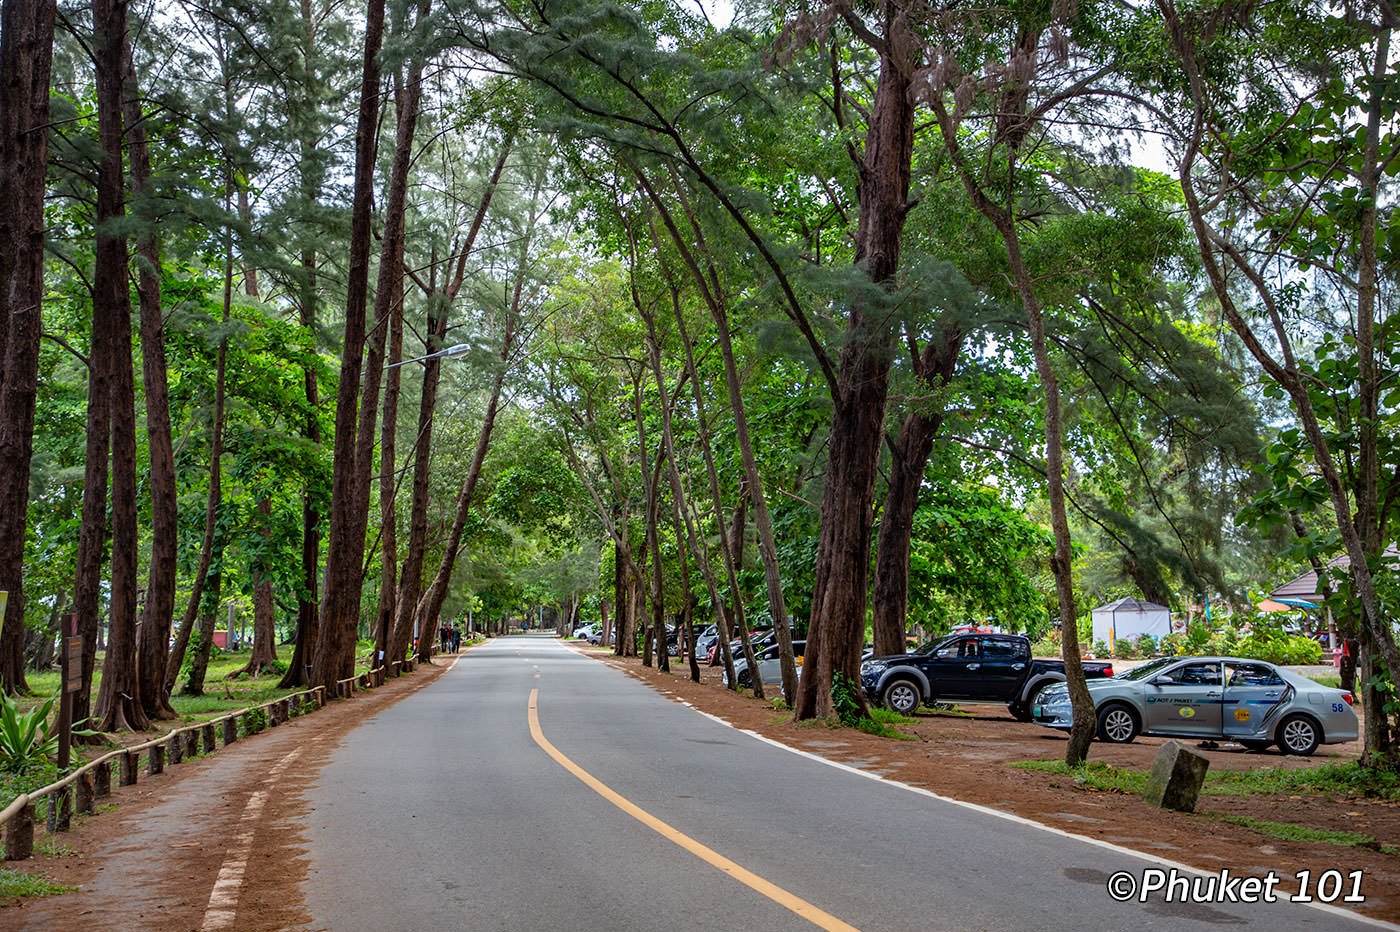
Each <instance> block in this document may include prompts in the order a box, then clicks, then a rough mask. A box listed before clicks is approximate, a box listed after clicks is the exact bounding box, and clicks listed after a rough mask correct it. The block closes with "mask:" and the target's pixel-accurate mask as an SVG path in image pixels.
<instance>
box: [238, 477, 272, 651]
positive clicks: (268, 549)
mask: <svg viewBox="0 0 1400 932" xmlns="http://www.w3.org/2000/svg"><path fill="white" fill-rule="evenodd" d="M258 521H259V523H260V524H261V527H260V528H259V529H258V533H259V535H260V536H261V537H262V539H263V554H267V555H270V554H271V553H272V499H271V498H268V497H264V498H263V499H262V500H261V501H259V502H258ZM264 559H265V557H261V556H260V557H259V558H258V559H255V560H254V561H253V564H254V565H253V650H252V654H251V655H250V656H249V657H248V662H247V663H246V664H244V665H243V667H242V668H241V669H239V670H238V672H237V673H235V674H233V675H234V676H242V675H244V674H245V673H246V674H247V675H249V676H261V675H262V674H263V673H266V672H269V671H272V670H275V669H276V666H277V606H276V601H275V599H274V598H273V592H272V573H271V571H270V570H271V568H270V567H268V566H266V565H265V564H264V563H263V560H264ZM230 634H232V632H230Z"/></svg>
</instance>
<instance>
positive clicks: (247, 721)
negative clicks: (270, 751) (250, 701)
mask: <svg viewBox="0 0 1400 932" xmlns="http://www.w3.org/2000/svg"><path fill="white" fill-rule="evenodd" d="M265 728H267V709H249V710H248V711H247V712H245V713H244V714H243V734H244V735H255V734H257V733H258V732H260V731H262V730H263V729H265Z"/></svg>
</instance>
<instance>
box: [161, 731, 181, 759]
mask: <svg viewBox="0 0 1400 932" xmlns="http://www.w3.org/2000/svg"><path fill="white" fill-rule="evenodd" d="M165 746H166V750H165V754H166V757H167V758H168V759H169V760H170V763H172V764H178V763H180V762H181V761H183V760H184V759H185V746H184V745H183V744H182V743H181V742H180V736H179V735H178V734H174V735H171V736H170V740H169V741H167V742H165Z"/></svg>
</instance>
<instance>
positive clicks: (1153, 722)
mask: <svg viewBox="0 0 1400 932" xmlns="http://www.w3.org/2000/svg"><path fill="white" fill-rule="evenodd" d="M1089 695H1090V696H1091V697H1093V700H1094V712H1095V715H1096V716H1097V718H1098V736H1099V740H1100V741H1108V742H1112V743H1115V744H1126V743H1127V742H1129V741H1132V740H1133V739H1134V738H1136V737H1137V736H1138V735H1154V736H1160V737H1165V738H1203V739H1207V740H1217V741H1234V742H1236V743H1238V744H1242V745H1244V746H1245V747H1246V748H1249V749H1250V750H1252V751H1262V750H1264V749H1266V748H1268V747H1270V746H1271V745H1274V744H1277V745H1278V747H1279V750H1280V751H1282V752H1283V753H1285V754H1297V755H1301V756H1307V755H1309V754H1311V753H1313V751H1315V750H1317V746H1318V745H1319V744H1337V743H1340V742H1343V741H1355V740H1356V735H1357V725H1356V713H1355V712H1353V711H1352V709H1351V702H1352V699H1351V694H1350V693H1348V692H1346V691H1344V690H1341V689H1334V688H1332V687H1330V686H1323V685H1322V684H1321V683H1316V682H1313V681H1312V680H1310V679H1308V678H1307V677H1305V676H1300V675H1299V674H1297V673H1294V672H1292V671H1291V670H1285V669H1282V668H1281V667H1277V666H1275V665H1274V664H1271V663H1265V662H1264V661H1262V660H1249V659H1246V658H1242V657H1162V658H1159V659H1157V660H1154V661H1152V662H1151V663H1145V664H1143V665H1142V666H1140V667H1136V668H1134V669H1132V670H1129V671H1127V672H1126V673H1124V674H1123V675H1121V676H1118V677H1115V678H1113V679H1109V680H1091V681H1090V682H1089ZM1031 716H1032V718H1033V719H1034V720H1035V721H1037V722H1040V723H1041V724H1043V725H1049V726H1050V727H1051V728H1059V729H1062V730H1067V729H1068V728H1069V727H1070V724H1071V716H1070V702H1069V690H1068V688H1067V687H1066V686H1063V685H1061V686H1052V687H1050V688H1048V689H1046V690H1044V691H1043V692H1042V693H1041V694H1040V696H1039V697H1038V698H1037V701H1036V703H1035V705H1034V706H1033V707H1032V709H1031Z"/></svg>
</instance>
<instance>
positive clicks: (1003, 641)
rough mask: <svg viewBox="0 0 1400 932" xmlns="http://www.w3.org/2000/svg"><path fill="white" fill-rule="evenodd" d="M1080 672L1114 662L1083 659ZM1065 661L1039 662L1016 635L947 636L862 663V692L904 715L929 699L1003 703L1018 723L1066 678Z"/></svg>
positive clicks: (1107, 671)
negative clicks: (1043, 693)
mask: <svg viewBox="0 0 1400 932" xmlns="http://www.w3.org/2000/svg"><path fill="white" fill-rule="evenodd" d="M1083 664H1084V675H1085V676H1087V677H1090V678H1104V677H1111V676H1113V665H1112V664H1109V663H1104V662H1100V661H1087V660H1086V661H1084V662H1083ZM1064 679H1065V664H1064V661H1063V660H1037V659H1035V658H1033V657H1032V656H1031V642H1030V641H1029V640H1028V639H1027V638H1026V637H1024V636H1023V635H1019V634H950V635H948V636H947V637H943V638H938V639H936V640H933V641H930V642H929V643H928V644H925V645H924V646H923V647H921V648H919V649H918V650H916V651H914V652H913V653H910V654H895V655H892V656H889V657H872V658H871V659H869V660H867V661H865V662H864V663H862V664H861V665H860V680H861V686H862V688H863V689H864V690H865V694H866V696H868V697H869V698H870V699H871V700H872V701H874V702H879V703H880V704H881V705H883V706H884V707H885V708H887V709H890V710H891V711H894V712H898V713H900V714H902V715H909V714H911V713H913V711H914V710H915V709H917V708H918V707H919V706H920V705H924V704H926V703H933V702H1004V703H1006V707H1007V708H1008V709H1009V710H1010V711H1011V714H1012V716H1014V717H1015V718H1016V719H1018V720H1019V721H1023V722H1029V721H1030V720H1031V712H1030V709H1031V705H1032V703H1033V702H1035V701H1036V697H1037V695H1038V694H1039V693H1040V691H1041V690H1043V689H1045V688H1046V687H1049V686H1052V685H1054V684H1056V683H1061V682H1064Z"/></svg>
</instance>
